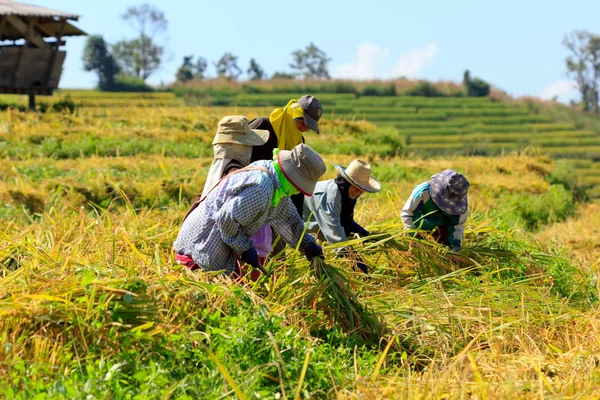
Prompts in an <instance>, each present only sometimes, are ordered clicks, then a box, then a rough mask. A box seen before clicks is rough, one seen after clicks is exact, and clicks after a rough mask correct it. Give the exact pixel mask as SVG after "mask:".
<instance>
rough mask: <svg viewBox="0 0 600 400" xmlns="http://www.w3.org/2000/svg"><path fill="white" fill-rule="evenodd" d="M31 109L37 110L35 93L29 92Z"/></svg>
mask: <svg viewBox="0 0 600 400" xmlns="http://www.w3.org/2000/svg"><path fill="white" fill-rule="evenodd" d="M29 109H30V110H35V94H31V93H29Z"/></svg>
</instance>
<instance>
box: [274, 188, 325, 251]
mask: <svg viewBox="0 0 600 400" xmlns="http://www.w3.org/2000/svg"><path fill="white" fill-rule="evenodd" d="M277 207H281V209H280V210H279V212H278V215H277V216H276V218H275V219H273V220H272V221H271V222H270V224H271V226H272V227H273V229H274V230H275V232H276V233H278V234H279V235H281V238H282V239H283V240H284V241H285V242H286V243H287V244H288V245H289V246H290V247H296V246H298V247H299V248H300V249H301V250H305V249H307V248H308V246H309V245H310V247H311V249H316V248H315V247H314V246H317V247H319V249H320V246H318V245H317V243H316V240H315V238H314V237H313V236H312V235H305V234H304V221H302V218H300V216H299V215H298V211H296V207H294V204H293V203H292V201H291V200H290V199H289V198H287V199H282V200H281V202H280V203H279V205H278V206H277ZM298 242H300V244H299V245H298ZM315 251H316V250H315ZM303 252H304V251H303ZM321 253H322V251H321Z"/></svg>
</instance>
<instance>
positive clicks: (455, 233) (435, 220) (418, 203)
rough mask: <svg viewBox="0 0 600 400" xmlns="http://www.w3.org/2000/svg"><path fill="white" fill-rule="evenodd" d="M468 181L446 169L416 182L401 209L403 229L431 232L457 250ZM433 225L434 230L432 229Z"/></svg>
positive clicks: (461, 233)
mask: <svg viewBox="0 0 600 400" xmlns="http://www.w3.org/2000/svg"><path fill="white" fill-rule="evenodd" d="M469 186H470V184H469V181H468V180H467V178H465V177H464V176H463V175H462V174H460V173H458V172H456V171H454V170H451V169H446V170H444V171H442V172H440V173H439V174H436V175H433V176H432V177H431V179H430V180H429V181H428V182H424V183H421V184H420V185H417V186H416V187H415V188H414V190H413V192H412V194H411V196H410V198H409V199H408V201H407V202H406V204H405V205H404V208H403V209H402V214H401V216H402V221H403V222H404V226H405V227H406V229H420V230H424V231H430V232H431V231H434V230H435V231H434V232H433V236H434V237H435V238H436V241H437V242H439V243H443V244H445V245H447V246H449V247H451V248H452V250H453V251H460V246H461V242H462V239H463V236H464V232H465V229H464V224H465V222H466V221H467V209H468V199H467V193H468V191H469ZM436 228H437V229H436Z"/></svg>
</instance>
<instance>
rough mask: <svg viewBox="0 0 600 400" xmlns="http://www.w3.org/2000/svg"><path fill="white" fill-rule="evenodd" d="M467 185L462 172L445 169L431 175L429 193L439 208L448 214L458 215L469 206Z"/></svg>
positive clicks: (467, 182) (468, 184)
mask: <svg viewBox="0 0 600 400" xmlns="http://www.w3.org/2000/svg"><path fill="white" fill-rule="evenodd" d="M469 186H471V184H470V183H469V181H468V180H467V178H465V177H464V175H463V174H460V173H458V172H456V171H454V170H451V169H445V170H443V171H442V172H440V173H439V174H436V175H433V176H432V177H431V180H430V181H429V193H430V194H431V198H432V199H433V202H434V203H435V205H436V206H438V208H439V209H441V210H442V211H444V212H445V213H447V214H450V215H460V214H463V213H465V212H466V211H467V208H468V206H469V203H468V200H467V193H468V191H469Z"/></svg>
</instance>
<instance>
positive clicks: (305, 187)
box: [173, 144, 326, 275]
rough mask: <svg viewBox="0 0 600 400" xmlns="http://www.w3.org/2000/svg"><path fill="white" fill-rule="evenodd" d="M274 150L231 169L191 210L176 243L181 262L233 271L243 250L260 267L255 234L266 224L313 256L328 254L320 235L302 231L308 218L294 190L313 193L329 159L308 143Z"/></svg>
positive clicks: (251, 263) (305, 253) (309, 255)
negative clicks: (293, 199) (266, 158)
mask: <svg viewBox="0 0 600 400" xmlns="http://www.w3.org/2000/svg"><path fill="white" fill-rule="evenodd" d="M275 153H276V154H275V156H274V157H273V158H274V161H258V162H255V163H253V164H251V165H250V166H248V167H246V168H244V169H240V170H238V171H235V172H234V173H232V174H230V175H228V176H227V177H226V178H225V179H224V180H222V181H221V182H220V183H219V184H218V185H217V186H215V188H214V189H213V190H212V191H211V192H210V193H208V194H207V195H206V197H204V199H203V200H202V201H201V202H200V203H199V205H198V206H197V207H196V208H195V209H193V210H192V211H191V212H190V213H189V215H188V216H187V218H186V219H184V221H183V224H182V226H181V229H180V231H179V234H178V236H177V240H176V241H175V243H174V244H173V248H174V250H175V252H176V253H177V259H178V262H180V263H182V264H184V265H186V266H188V267H189V268H190V269H196V268H202V269H204V270H207V271H220V270H223V271H224V272H225V273H226V274H228V275H231V274H232V272H234V269H235V264H236V255H240V258H241V259H242V260H243V261H245V262H246V263H248V264H250V265H251V266H252V267H254V268H259V261H258V253H257V251H256V249H255V247H254V243H253V242H252V240H251V239H250V238H251V237H252V235H254V234H255V233H256V232H257V231H258V230H259V229H260V228H261V227H263V226H265V225H267V224H270V225H271V226H272V227H273V228H274V229H275V231H276V232H277V233H278V234H279V235H281V237H282V238H283V239H284V240H285V241H286V243H288V244H289V245H290V246H296V244H298V242H299V241H301V242H300V244H299V248H300V250H301V251H302V252H303V253H304V255H305V256H306V257H307V258H308V259H309V260H311V259H312V258H313V257H316V256H323V250H322V249H321V247H320V246H319V245H317V244H316V242H315V239H314V238H313V237H312V236H311V235H304V236H303V235H302V233H303V230H304V223H303V222H302V219H301V218H300V216H299V215H298V213H297V211H296V209H295V208H294V205H293V204H292V202H291V200H290V199H289V196H290V195H292V194H294V193H298V192H301V193H303V194H304V195H306V196H311V195H312V193H313V191H314V189H315V185H316V183H317V181H318V180H319V178H320V177H321V176H322V175H323V174H324V173H325V169H326V168H325V164H324V163H323V160H322V159H321V157H320V156H319V155H318V154H317V153H316V152H315V151H314V150H313V149H311V148H310V147H308V146H306V145H304V144H301V145H298V146H296V147H294V149H293V150H291V151H289V150H281V151H277V150H276V152H275Z"/></svg>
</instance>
